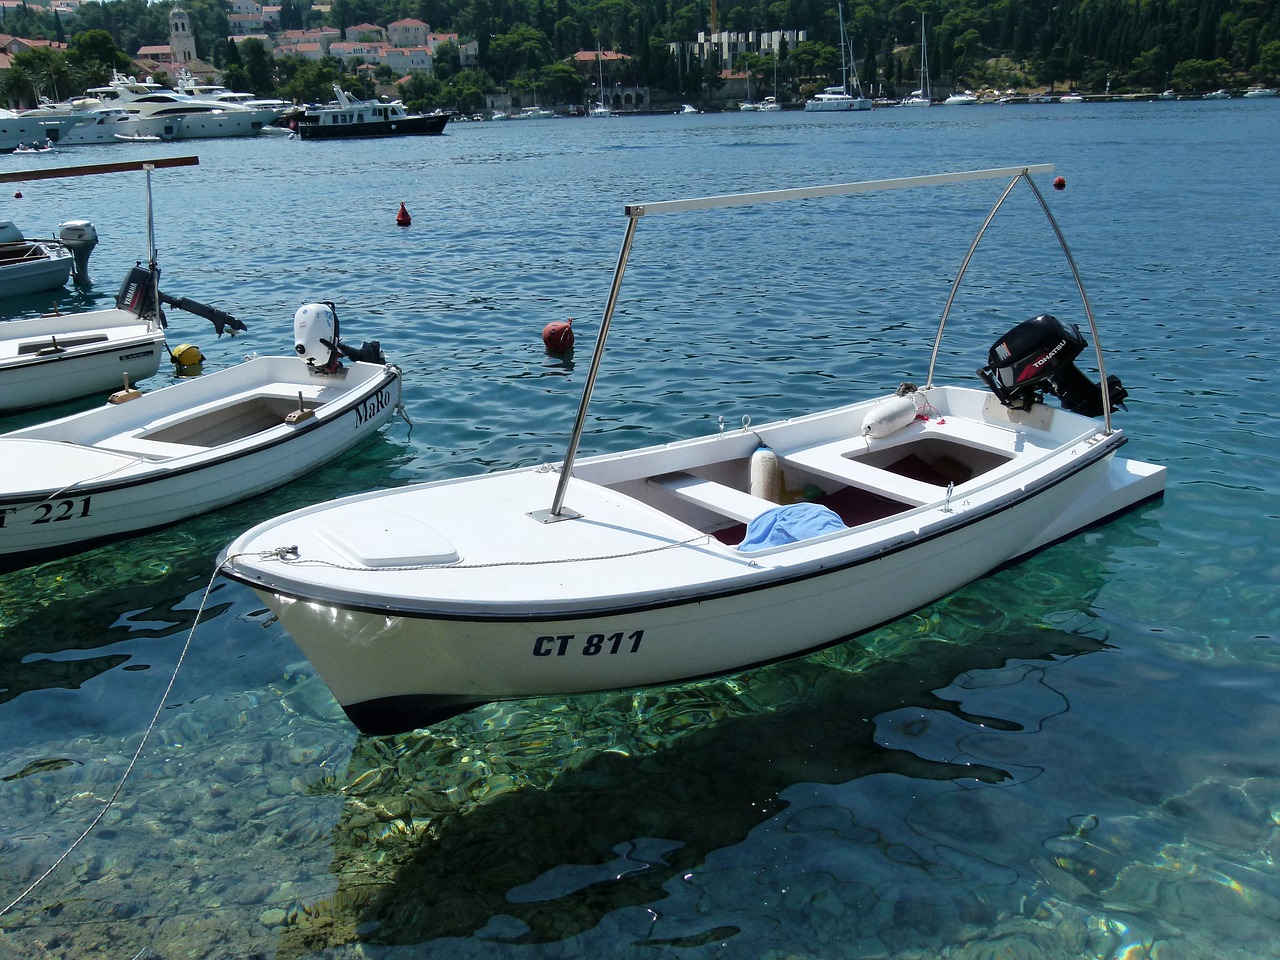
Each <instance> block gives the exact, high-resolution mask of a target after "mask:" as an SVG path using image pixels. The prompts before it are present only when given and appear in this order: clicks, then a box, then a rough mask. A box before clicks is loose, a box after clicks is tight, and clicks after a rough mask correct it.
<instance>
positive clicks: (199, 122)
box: [88, 71, 267, 140]
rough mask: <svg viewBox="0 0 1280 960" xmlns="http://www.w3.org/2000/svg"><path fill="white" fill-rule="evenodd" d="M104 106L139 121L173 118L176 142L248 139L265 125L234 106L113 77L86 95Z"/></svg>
mask: <svg viewBox="0 0 1280 960" xmlns="http://www.w3.org/2000/svg"><path fill="white" fill-rule="evenodd" d="M88 92H89V93H90V94H91V95H92V96H94V97H97V98H98V99H99V100H101V101H102V103H103V104H104V105H105V106H111V107H120V108H122V109H124V110H127V111H128V112H129V113H131V114H133V115H135V116H140V117H160V118H171V119H172V118H176V119H179V120H181V123H180V125H179V127H178V132H177V134H176V139H179V140H188V139H196V138H201V137H250V136H254V135H256V134H257V133H258V132H259V131H260V130H262V128H263V127H264V126H266V125H267V123H266V122H265V121H264V119H263V117H262V115H261V114H259V113H258V112H257V111H254V110H249V109H247V108H245V107H242V106H239V105H237V104H234V103H221V102H219V101H217V100H206V99H202V98H199V97H193V96H190V95H188V94H185V93H178V92H176V91H174V90H169V89H168V88H166V87H163V86H161V85H160V84H158V83H155V82H154V81H151V80H138V79H137V78H135V77H126V76H125V75H124V74H122V73H120V72H118V71H117V72H115V73H114V74H113V75H112V78H111V83H110V84H108V85H107V86H105V87H91V88H90V89H89V91H88Z"/></svg>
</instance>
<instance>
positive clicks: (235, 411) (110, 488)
mask: <svg viewBox="0 0 1280 960" xmlns="http://www.w3.org/2000/svg"><path fill="white" fill-rule="evenodd" d="M330 306H331V305H323V304H311V305H308V306H307V307H304V308H303V309H302V310H300V311H299V316H300V317H301V316H302V314H303V312H304V311H307V310H317V311H326V310H328V309H329V308H330ZM366 346H367V345H366ZM365 355H368V356H370V357H372V358H373V359H372V360H358V361H356V362H354V363H352V364H351V365H350V366H346V365H343V364H342V363H341V362H340V361H336V360H329V359H328V358H325V359H324V360H322V361H320V362H317V361H316V360H315V357H314V355H313V356H310V357H308V356H287V357H260V358H257V359H254V360H249V361H247V362H245V363H243V364H240V365H238V366H235V367H231V368H228V369H225V370H219V371H217V372H216V373H211V374H205V375H204V376H201V377H198V378H194V379H190V380H182V381H180V382H178V383H175V384H173V385H172V386H168V387H164V388H162V389H160V390H156V391H154V392H152V393H146V394H140V395H138V396H136V397H135V398H134V399H131V400H128V401H127V402H123V403H107V404H105V405H103V406H101V407H97V408H95V409H93V410H89V411H86V412H84V413H79V414H76V415H73V416H70V417H64V418H63V419H61V420H55V421H53V422H51V423H45V424H41V425H39V426H34V427H28V428H26V429H22V430H15V431H12V432H10V433H6V434H0V567H5V568H11V567H16V566H22V565H24V564H28V563H32V562H35V561H37V560H41V559H45V558H48V557H53V556H59V555H63V554H67V553H73V552H77V551H80V550H85V549H88V548H89V547H91V546H94V545H95V544H100V543H104V542H108V541H111V540H116V539H119V538H121V537H124V536H128V535H131V534H135V533H138V532H140V531H142V530H148V529H152V528H155V527H160V526H164V525H167V524H170V523H175V522H179V521H182V520H185V519H186V518H188V517H190V516H192V515H193V514H198V513H203V512H205V511H208V510H213V509H215V508H217V507H221V506H225V505H226V504H229V503H234V502H236V501H239V500H244V499H247V498H248V497H252V496H254V495H255V494H259V493H262V492H264V491H266V490H270V489H272V488H274V487H277V486H280V485H281V484H284V483H287V482H288V481H290V480H292V479H294V478H296V477H300V476H303V475H304V474H306V473H309V472H310V471H312V470H315V469H316V468H317V467H319V466H320V465H322V464H324V463H326V462H328V461H329V460H331V459H333V458H334V457H336V456H338V455H339V454H341V453H344V452H345V451H347V450H349V449H351V448H352V447H353V446H355V445H356V444H357V443H359V442H360V441H361V440H363V439H365V438H366V437H368V436H369V435H370V434H372V433H373V432H374V431H376V430H377V429H378V428H379V427H380V426H382V424H384V423H385V422H386V421H387V420H388V419H389V418H390V417H391V415H392V413H394V412H395V410H396V408H397V407H398V406H399V404H400V373H399V370H398V369H397V368H396V367H394V366H392V365H390V364H387V363H386V362H385V361H382V360H381V359H380V353H379V352H378V351H377V348H376V347H375V348H374V350H373V351H372V352H371V351H369V350H367V349H366V350H365Z"/></svg>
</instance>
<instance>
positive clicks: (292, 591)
mask: <svg viewBox="0 0 1280 960" xmlns="http://www.w3.org/2000/svg"><path fill="white" fill-rule="evenodd" d="M1095 436H1098V438H1099V439H1098V442H1096V443H1094V444H1093V445H1092V446H1091V448H1090V449H1089V450H1087V451H1085V452H1084V453H1083V454H1081V455H1080V456H1078V457H1076V458H1075V459H1074V460H1073V461H1072V462H1071V463H1069V464H1067V465H1066V467H1065V468H1063V469H1057V470H1052V471H1049V472H1048V473H1047V474H1046V475H1045V476H1044V477H1043V478H1042V479H1041V480H1039V481H1038V482H1035V483H1032V484H1030V485H1023V486H1022V487H1021V488H1020V490H1019V491H1018V492H1015V493H1011V494H1005V495H1000V496H996V497H993V498H991V500H990V501H989V502H987V503H985V504H983V505H981V506H979V507H976V508H974V509H972V510H969V511H966V512H965V513H964V514H954V515H953V516H954V517H955V522H952V523H940V524H938V525H937V527H936V528H935V529H933V530H931V531H929V532H928V533H924V534H921V533H919V531H917V532H916V534H915V535H914V536H912V537H906V538H902V539H899V540H897V541H896V542H893V543H885V542H884V541H883V540H882V539H876V540H873V541H871V542H870V543H868V544H867V545H865V546H864V547H863V548H861V549H859V550H857V551H856V552H854V553H852V554H851V555H849V556H845V557H839V556H838V555H833V554H825V555H821V556H817V557H814V558H812V559H810V560H808V561H805V562H804V563H803V565H801V566H791V565H785V564H784V565H777V566H771V567H767V568H764V567H761V568H759V569H760V574H759V575H758V576H752V577H748V578H745V580H739V581H738V582H737V583H735V585H734V586H732V587H727V588H722V589H719V590H703V591H701V592H698V593H696V594H681V595H676V594H673V593H672V592H671V591H669V590H668V591H667V592H666V593H664V594H663V595H662V596H661V597H657V598H654V599H647V600H645V601H644V602H641V603H636V604H628V605H619V603H618V602H617V598H616V597H609V598H601V599H600V600H599V601H598V603H597V604H595V605H591V606H587V605H585V604H583V602H582V600H581V598H569V600H567V601H566V602H572V603H576V604H577V606H576V607H575V608H574V609H573V610H572V611H555V610H540V611H531V612H528V613H521V614H514V613H510V612H507V613H495V614H489V613H487V612H485V611H484V610H483V609H482V608H481V606H480V605H479V604H478V603H476V602H472V605H471V606H470V607H469V608H468V609H466V610H459V611H457V612H450V611H441V610H433V609H427V608H421V609H414V608H412V607H411V606H410V605H409V602H408V601H409V598H405V597H403V596H397V597H391V596H387V598H386V601H385V602H383V603H379V604H374V603H359V602H355V601H352V600H351V599H349V595H346V594H345V591H342V590H341V589H335V588H333V587H332V586H331V585H326V587H325V589H324V591H323V595H324V603H325V605H326V606H328V607H331V608H333V609H335V610H345V611H353V612H359V613H368V614H373V615H378V616H383V615H393V616H397V617H404V618H407V619H413V620H438V621H441V622H475V623H531V622H534V623H536V622H551V623H554V622H566V621H576V620H581V619H583V618H584V617H593V616H598V615H599V614H601V613H608V614H609V616H611V617H613V616H622V615H626V614H633V613H641V612H645V611H648V610H654V609H666V608H670V607H680V606H686V605H689V604H697V603H703V602H706V601H711V600H719V599H723V598H727V597H733V596H739V595H742V594H747V593H754V592H757V591H759V590H762V589H772V588H775V587H781V586H786V585H789V584H791V583H799V582H803V581H805V580H808V579H812V578H813V577H821V576H826V575H831V574H836V573H840V572H843V571H845V570H848V569H851V568H853V567H856V566H860V565H862V564H864V563H869V562H872V561H875V560H878V559H881V558H883V557H887V556H891V555H893V554H896V553H900V552H902V551H904V550H911V549H914V548H915V547H918V546H921V545H923V544H926V543H929V542H932V541H933V540H936V539H938V538H939V537H943V536H949V535H951V534H953V533H955V532H957V531H959V530H963V529H964V528H965V527H968V526H972V525H973V524H975V523H979V522H982V521H984V520H987V519H989V518H990V517H992V516H995V515H998V514H999V513H1002V512H1004V511H1006V510H1008V509H1011V508H1013V507H1016V506H1018V505H1020V504H1023V503H1026V502H1027V501H1029V500H1032V499H1034V498H1035V497H1037V496H1040V495H1041V494H1043V493H1045V492H1046V491H1048V490H1051V489H1053V488H1054V487H1056V486H1058V485H1059V484H1061V483H1064V482H1066V481H1067V480H1069V479H1072V478H1074V477H1076V476H1077V475H1079V474H1080V473H1081V472H1083V471H1085V470H1088V469H1090V468H1091V467H1094V466H1095V465H1097V464H1098V463H1099V462H1100V461H1104V460H1106V459H1107V458H1109V457H1111V456H1112V455H1113V454H1115V453H1116V451H1117V450H1119V449H1120V447H1122V446H1123V445H1124V444H1125V443H1126V442H1127V441H1128V437H1127V435H1125V434H1123V433H1122V432H1120V431H1114V432H1112V433H1111V434H1101V432H1099V434H1096V435H1095ZM1083 439H1088V438H1083ZM1076 442H1081V440H1077V441H1074V442H1072V443H1068V444H1064V445H1063V446H1061V447H1058V448H1055V450H1053V451H1051V455H1054V454H1062V453H1063V452H1064V451H1065V450H1067V449H1069V448H1070V447H1072V446H1073V445H1074V443H1076ZM1038 462H1043V459H1040V460H1038ZM531 469H536V468H528V467H522V468H518V469H516V470H511V471H500V472H499V473H497V474H487V475H482V476H481V477H480V478H476V477H463V478H455V479H451V480H444V481H438V482H436V483H433V484H427V485H426V486H438V485H442V484H453V483H459V482H465V481H475V480H477V479H484V477H485V476H489V477H495V476H501V475H504V474H505V475H508V476H510V475H514V474H518V473H527V472H529V471H530V470H531ZM1010 479H1014V476H1013V475H1009V476H1005V477H1001V478H999V479H997V480H996V481H995V482H997V483H998V482H1001V481H1007V480H1010ZM397 492H401V491H400V489H399V488H396V489H393V490H379V491H372V492H370V493H366V494H357V495H355V497H353V498H347V501H348V502H350V501H351V500H354V499H363V498H377V497H381V496H389V495H393V494H395V493H397ZM945 502H946V501H945V497H943V496H939V498H938V500H937V501H935V502H933V503H930V504H924V505H922V506H919V507H916V508H914V509H911V510H908V511H905V512H904V513H902V514H899V515H897V516H896V517H894V518H892V519H903V518H905V519H910V518H913V517H914V518H918V517H920V516H921V515H924V514H927V513H930V512H933V511H937V510H939V508H941V507H943V506H945ZM329 506H331V505H325V504H322V505H318V506H312V507H306V508H302V509H301V510H299V511H295V512H293V513H291V514H287V515H286V516H290V517H293V516H298V515H300V514H308V513H313V512H314V511H316V510H318V509H328V508H329ZM1133 506H1137V504H1130V505H1126V506H1125V507H1124V508H1122V509H1121V510H1120V511H1118V512H1125V511H1127V510H1129V509H1131V508H1132V507H1133ZM277 519H279V518H277ZM570 522H572V521H570ZM1099 522H1101V521H1099ZM267 523H268V524H269V523H271V521H268V522H267ZM881 523H882V521H874V522H873V524H863V525H859V526H855V527H849V528H847V529H846V530H843V531H835V532H834V533H831V534H827V535H825V537H824V538H813V539H810V540H804V541H799V542H797V543H794V544H789V545H787V546H785V547H783V548H781V550H780V551H779V552H781V551H785V550H794V549H796V548H805V547H807V546H810V545H812V544H814V543H820V542H824V541H828V540H834V539H836V538H839V537H843V536H848V535H849V534H851V533H853V532H855V531H858V530H862V529H864V528H865V527H867V526H871V525H876V526H879V525H881ZM266 525H267V524H263V525H259V527H257V528H255V529H257V530H259V531H261V530H262V527H263V526H266ZM690 529H691V530H694V529H695V528H692V527H691V528H690ZM1070 535H1074V534H1070ZM703 536H706V537H710V536H711V535H710V534H703ZM712 539H713V543H712V544H710V545H711V546H714V545H715V542H714V538H712ZM670 546H671V547H673V548H674V547H678V546H681V544H679V543H676V542H672V543H671V544H670ZM1043 546H1047V544H1045V545H1043ZM725 549H732V548H728V547H726V548H725ZM1036 549H1039V547H1037V548H1036ZM252 556H264V554H263V552H261V551H250V552H247V553H245V554H239V555H233V554H228V553H227V552H226V551H225V550H224V552H223V555H222V556H221V557H220V558H219V570H220V571H221V572H222V574H223V575H225V576H227V577H228V578H230V579H232V580H235V581H237V582H239V583H242V584H245V585H246V586H248V587H250V588H253V589H258V590H266V591H268V592H270V593H273V594H275V595H276V596H278V597H281V598H287V599H290V600H295V601H298V602H306V603H310V602H315V601H316V594H315V588H316V584H314V583H310V584H306V585H307V586H310V587H311V588H312V592H311V593H310V594H309V595H308V594H307V593H303V592H300V591H299V590H298V588H296V587H293V586H292V584H293V583H298V582H299V581H297V580H294V579H292V578H290V580H291V582H286V581H285V580H284V579H279V580H277V579H276V578H273V577H271V576H270V571H268V569H267V568H266V566H265V565H262V566H259V567H258V568H257V572H256V575H249V574H247V573H244V572H240V569H239V568H238V567H237V566H236V563H237V562H238V560H239V558H240V557H252ZM752 556H753V555H752V554H740V555H739V556H737V557H729V556H726V559H738V560H741V561H744V562H750V561H751V560H752ZM272 559H273V560H274V559H277V558H272ZM1014 559H1015V558H1009V559H1008V560H1005V561H1002V564H1004V563H1011V562H1013V560H1014ZM280 562H287V561H280ZM311 562H312V561H306V560H303V561H301V563H302V565H304V566H305V565H307V564H309V563H311ZM410 566H412V565H410ZM449 566H451V565H449V564H442V565H439V566H438V567H433V566H432V565H423V568H424V569H440V570H447V569H448V568H449ZM277 569H279V568H277ZM344 569H347V568H344ZM391 569H394V568H376V567H369V568H358V569H356V570H354V571H353V570H350V569H348V572H356V573H375V574H376V573H386V572H389V571H390V570H391ZM768 574H773V576H768ZM703 583H704V584H705V581H704V582H703ZM365 595H366V596H367V595H368V594H367V591H366V592H365Z"/></svg>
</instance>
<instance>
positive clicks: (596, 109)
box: [588, 47, 613, 117]
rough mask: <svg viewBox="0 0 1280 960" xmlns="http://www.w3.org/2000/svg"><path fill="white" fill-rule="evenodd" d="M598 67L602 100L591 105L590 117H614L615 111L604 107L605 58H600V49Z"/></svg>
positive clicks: (598, 50) (597, 56)
mask: <svg viewBox="0 0 1280 960" xmlns="http://www.w3.org/2000/svg"><path fill="white" fill-rule="evenodd" d="M596 67H597V69H599V71H600V88H599V89H600V99H599V100H597V101H596V102H595V103H593V104H592V105H591V109H590V110H589V111H588V116H592V117H612V116H613V111H612V110H610V109H609V108H608V107H606V106H605V105H604V58H603V57H601V56H600V48H599V47H597V48H596Z"/></svg>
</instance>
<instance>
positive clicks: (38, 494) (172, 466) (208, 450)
mask: <svg viewBox="0 0 1280 960" xmlns="http://www.w3.org/2000/svg"><path fill="white" fill-rule="evenodd" d="M264 359H265V358H264ZM284 359H292V358H284ZM399 379H400V371H399V369H398V368H397V367H395V366H394V365H393V364H384V365H383V371H382V373H381V374H379V375H372V374H371V375H370V377H369V378H368V380H366V381H365V382H363V383H361V384H360V385H359V387H360V389H358V390H355V391H352V392H350V393H349V394H347V395H344V396H342V397H338V398H335V399H334V400H333V401H330V402H328V403H326V404H325V405H324V407H323V410H324V414H323V416H321V415H319V414H317V416H315V417H311V418H309V419H307V420H304V421H302V422H301V423H300V424H298V425H296V426H295V427H294V428H293V430H291V431H290V432H288V433H282V434H279V435H276V436H273V437H272V438H271V439H270V440H268V441H261V440H259V441H257V442H255V438H259V437H261V436H262V435H263V434H265V433H267V432H268V430H262V431H257V432H255V433H253V434H250V435H249V436H248V437H244V438H241V439H238V440H234V441H231V442H230V443H226V444H220V445H218V446H216V447H193V450H192V453H191V454H190V455H189V456H181V457H173V458H170V459H168V460H148V459H147V458H146V457H143V456H138V455H136V454H132V453H129V452H125V451H118V450H110V449H106V448H101V447H97V446H95V445H94V444H92V443H84V444H81V443H75V442H74V441H60V440H52V439H47V438H44V437H9V436H8V435H4V434H0V441H3V440H4V439H18V440H29V441H38V442H43V443H72V444H73V445H74V446H77V447H85V448H87V449H91V450H98V451H101V452H104V453H111V454H116V455H119V456H122V457H128V458H130V459H131V460H136V461H138V462H139V463H140V464H142V465H144V466H145V465H148V464H149V465H150V468H149V469H147V470H146V472H145V473H134V474H131V475H129V476H127V477H125V478H123V479H120V480H111V479H109V478H108V479H104V480H102V481H98V482H94V481H92V480H90V481H87V482H84V483H74V484H72V485H70V486H63V487H58V488H56V489H52V488H42V489H40V490H33V491H24V492H22V493H19V494H15V495H14V496H12V497H9V496H8V495H6V494H4V493H3V492H0V503H2V504H3V506H4V507H6V508H7V507H18V508H20V507H25V506H29V505H31V504H37V503H43V502H44V501H46V500H48V499H49V497H50V496H52V495H55V494H56V495H62V494H72V493H74V494H75V495H76V496H102V495H104V494H109V493H116V492H118V491H122V490H128V489H130V488H133V487H139V486H144V485H146V484H149V483H157V482H162V481H165V480H168V479H170V478H173V477H181V476H184V475H186V474H189V473H192V472H195V471H199V470H208V469H211V468H216V467H220V466H222V465H223V464H224V463H228V462H230V461H233V460H238V459H242V458H243V457H246V456H251V455H254V454H257V453H259V452H262V451H266V450H270V449H272V448H274V447H277V446H280V445H281V444H285V443H291V442H293V441H294V440H296V439H298V437H300V436H302V435H304V434H308V433H313V432H315V431H317V430H320V429H323V428H325V427H327V426H330V425H332V424H334V423H336V422H337V421H338V420H339V419H340V418H342V417H344V416H345V415H346V414H348V413H350V412H351V411H352V410H353V409H354V408H355V407H357V406H359V405H360V404H361V403H364V402H365V401H366V400H367V399H368V398H369V397H370V396H372V395H374V394H376V393H378V392H380V391H381V390H383V389H385V388H386V387H388V386H390V385H391V384H393V383H395V382H396V381H397V380H399ZM179 386H182V384H171V385H170V387H166V388H164V389H170V388H172V387H179ZM156 393H157V394H158V393H160V391H156ZM152 395H154V394H152ZM98 409H101V408H98ZM88 412H96V410H93V411H88ZM392 412H394V407H392ZM77 416H79V415H75V414H73V415H72V416H71V417H68V418H67V419H75V418H76V417H77ZM283 425H284V424H283V423H282V424H280V426H283ZM268 429H269V430H274V429H275V427H271V428H268ZM2 449H3V444H0V450H2ZM176 461H182V462H181V464H178V463H176Z"/></svg>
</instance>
